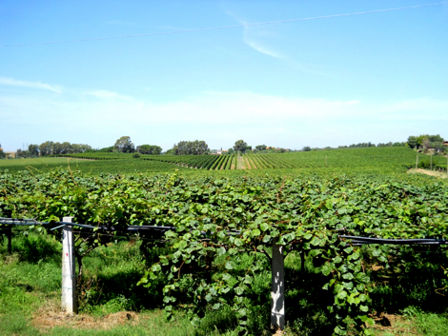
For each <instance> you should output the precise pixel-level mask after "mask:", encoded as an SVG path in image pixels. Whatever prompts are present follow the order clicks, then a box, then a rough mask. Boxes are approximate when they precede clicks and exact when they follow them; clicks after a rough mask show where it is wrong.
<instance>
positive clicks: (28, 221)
mask: <svg viewBox="0 0 448 336" xmlns="http://www.w3.org/2000/svg"><path fill="white" fill-rule="evenodd" d="M54 223H55V222H39V221H37V220H34V219H17V218H3V217H0V224H6V225H50V224H54ZM56 224H58V223H56Z"/></svg>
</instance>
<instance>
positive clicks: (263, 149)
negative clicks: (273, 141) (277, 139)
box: [255, 145, 267, 152]
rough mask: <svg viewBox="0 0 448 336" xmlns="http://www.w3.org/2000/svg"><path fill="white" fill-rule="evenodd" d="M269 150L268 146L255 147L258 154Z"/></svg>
mask: <svg viewBox="0 0 448 336" xmlns="http://www.w3.org/2000/svg"><path fill="white" fill-rule="evenodd" d="M266 149H267V146H266V145H258V146H255V151H257V152H263V151H265V150H266Z"/></svg>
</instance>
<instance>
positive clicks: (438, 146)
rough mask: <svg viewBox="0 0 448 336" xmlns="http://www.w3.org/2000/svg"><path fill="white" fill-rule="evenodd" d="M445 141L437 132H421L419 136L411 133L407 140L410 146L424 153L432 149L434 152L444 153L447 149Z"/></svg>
mask: <svg viewBox="0 0 448 336" xmlns="http://www.w3.org/2000/svg"><path fill="white" fill-rule="evenodd" d="M445 143H446V142H445V140H444V139H443V138H442V137H441V136H440V135H439V134H437V135H429V134H423V135H419V136H413V135H411V136H410V137H409V138H408V142H407V144H408V146H409V147H410V148H412V149H415V150H417V151H421V152H424V153H427V152H429V151H433V152H435V153H446V152H447V151H448V149H447V146H446V145H445Z"/></svg>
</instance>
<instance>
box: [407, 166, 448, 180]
mask: <svg viewBox="0 0 448 336" xmlns="http://www.w3.org/2000/svg"><path fill="white" fill-rule="evenodd" d="M408 174H425V175H429V176H434V177H439V178H448V174H447V173H442V172H439V171H435V170H429V169H421V168H412V169H409V170H408Z"/></svg>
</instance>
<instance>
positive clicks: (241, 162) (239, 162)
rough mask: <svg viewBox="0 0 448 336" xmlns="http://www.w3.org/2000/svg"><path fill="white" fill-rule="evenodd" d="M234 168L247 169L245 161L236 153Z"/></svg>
mask: <svg viewBox="0 0 448 336" xmlns="http://www.w3.org/2000/svg"><path fill="white" fill-rule="evenodd" d="M236 169H247V168H246V163H245V161H244V159H243V157H242V156H241V155H238V156H237V158H236Z"/></svg>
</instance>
